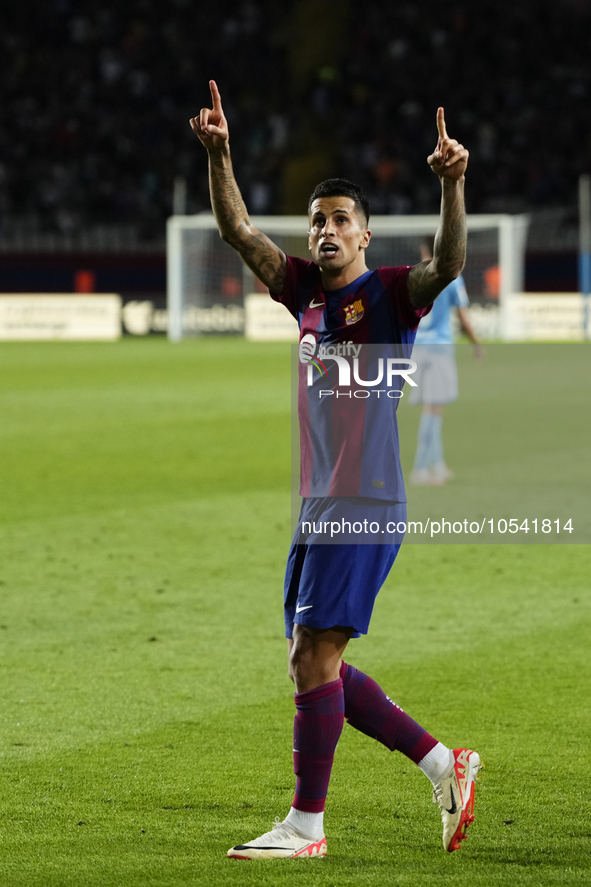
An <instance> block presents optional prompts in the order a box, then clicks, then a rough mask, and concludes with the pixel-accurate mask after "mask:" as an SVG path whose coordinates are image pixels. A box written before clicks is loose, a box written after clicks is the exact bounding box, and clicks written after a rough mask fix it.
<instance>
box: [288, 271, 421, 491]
mask: <svg viewBox="0 0 591 887" xmlns="http://www.w3.org/2000/svg"><path fill="white" fill-rule="evenodd" d="M410 270H411V266H403V267H397V268H378V269H377V270H376V271H367V272H366V273H365V274H362V275H361V277H358V278H357V279H356V280H354V281H353V282H352V283H350V284H348V285H347V286H345V287H342V288H341V289H338V290H327V291H325V290H323V288H322V283H321V278H320V269H319V268H318V265H317V264H316V263H315V262H310V261H305V260H304V259H298V258H294V257H293V256H288V257H287V275H286V279H285V284H284V286H283V290H282V291H281V292H280V293H271V297H272V298H273V299H274V300H275V301H277V302H281V303H282V304H283V305H285V307H286V308H287V309H288V311H289V312H290V313H291V314H292V315H293V316H294V317H295V318H296V320H297V321H298V324H299V327H300V350H301V349H302V348H303V347H309V348H311V353H312V354H316V355H319V356H321V355H323V354H324V355H326V356H330V355H347V357H348V358H352V357H353V356H354V355H356V354H357V355H358V354H359V352H360V350H361V349H359V346H360V345H361V346H363V345H374V346H375V345H384V346H387V345H390V346H391V345H398V346H402V347H401V348H399V349H398V351H397V353H398V354H399V355H402V356H404V357H410V352H411V350H412V345H413V342H414V338H415V331H416V328H417V326H418V324H419V321H420V319H421V317H424V316H425V315H426V314H428V313H429V311H430V309H431V306H429V307H427V308H421V309H415V308H413V307H412V305H411V303H410V299H409V295H408V286H407V280H408V274H409V271H410ZM374 350H375V349H374ZM384 353H385V352H384ZM389 353H394V352H392V351H390V352H389ZM327 363H328V362H327ZM366 369H367V366H366ZM360 377H361V376H360ZM310 378H311V377H310V375H309V373H308V365H307V363H305V362H302V361H299V389H298V418H299V424H300V494H301V495H302V496H303V497H305V498H310V497H317V496H369V497H371V498H377V499H386V500H390V501H397V502H405V501H406V496H405V492H404V482H403V478H402V471H401V468H400V454H399V441H398V425H397V421H396V406H397V403H398V401H397V400H395V401H392V400H388V399H387V398H385V397H375V396H374V397H364V398H361V397H360V398H359V399H356V397H355V396H354V395H355V391H354V390H353V391H342V390H339V376H338V366H337V363H336V360H335V361H334V362H330V363H329V368H328V375H321V374H317V375H316V378H315V380H314V383H313V384H312V385H310V384H308V383H309V381H310ZM364 378H365V379H367V378H368V376H367V375H366V376H364ZM321 391H325V392H328V391H332V396H328V395H326V394H325V395H321V394H320V392H321ZM372 393H373V392H372ZM352 395H353V396H352Z"/></svg>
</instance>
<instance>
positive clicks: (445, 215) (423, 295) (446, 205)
mask: <svg viewBox="0 0 591 887" xmlns="http://www.w3.org/2000/svg"><path fill="white" fill-rule="evenodd" d="M437 131H438V133H439V138H438V140H437V147H436V148H435V150H434V152H433V153H432V154H430V155H429V157H428V158H427V163H428V164H429V166H430V167H431V169H432V170H433V172H434V173H435V174H436V175H438V176H439V180H440V182H441V216H440V221H439V228H438V229H437V233H436V235H435V245H434V248H433V258H432V259H431V260H430V261H427V262H420V263H419V264H418V265H415V266H414V268H412V270H411V272H410V274H409V275H408V292H409V296H410V302H411V305H412V306H413V308H425V307H426V306H427V305H430V304H431V302H433V301H434V299H436V298H437V296H438V295H439V293H440V292H441V291H442V290H443V289H445V287H446V286H447V285H448V284H450V283H451V282H452V280H455V279H456V277H458V275H459V274H461V273H462V269H463V267H464V264H465V262H466V239H467V235H466V207H465V204H464V180H465V173H466V167H467V165H468V151H467V150H466V148H464V146H463V145H460V143H459V142H458V141H456V139H450V137H449V136H448V134H447V130H446V128H445V117H444V113H443V108H439V109H438V111H437Z"/></svg>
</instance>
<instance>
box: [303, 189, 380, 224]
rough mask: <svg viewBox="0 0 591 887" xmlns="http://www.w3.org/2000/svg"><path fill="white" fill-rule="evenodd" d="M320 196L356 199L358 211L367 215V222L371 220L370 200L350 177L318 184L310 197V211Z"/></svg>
mask: <svg viewBox="0 0 591 887" xmlns="http://www.w3.org/2000/svg"><path fill="white" fill-rule="evenodd" d="M319 197H350V198H351V199H352V200H354V201H355V209H356V210H357V212H358V213H362V215H364V216H365V221H366V223H367V222H369V200H368V199H367V196H366V194H365V191H364V190H363V188H360V187H359V185H356V184H355V182H350V181H349V179H326V180H325V181H324V182H320V184H319V185H316V187H315V188H314V190H313V191H312V193H311V194H310V199H309V200H308V212H310V207H311V206H312V203H313V202H314V201H315V200H318V198H319Z"/></svg>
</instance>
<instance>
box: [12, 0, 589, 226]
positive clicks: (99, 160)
mask: <svg viewBox="0 0 591 887" xmlns="http://www.w3.org/2000/svg"><path fill="white" fill-rule="evenodd" d="M319 7H322V4H317V3H311V2H309V0H299V2H296V0H284V2H282V3H281V4H276V3H274V2H273V0H247V2H243V3H240V2H228V0H225V2H223V0H222V2H218V3H216V4H197V3H192V2H189V0H174V2H171V3H169V4H166V7H163V6H162V5H161V4H158V3H156V2H153V0H131V2H128V3H126V4H120V3H119V2H116V0H104V2H103V3H101V4H100V5H98V6H97V5H96V4H93V3H91V2H88V0H82V2H75V3H74V2H72V0H53V2H50V3H48V4H45V5H44V12H43V16H40V15H36V14H35V12H34V8H33V4H32V3H31V2H28V0H25V2H21V3H18V4H10V6H9V7H7V8H6V10H5V11H4V15H3V19H4V26H3V30H2V35H1V36H0V41H1V42H2V49H3V57H4V65H3V73H2V74H1V82H2V91H3V96H4V98H3V106H2V110H1V113H2V117H3V126H2V128H1V130H0V132H1V133H2V135H1V136H0V139H1V155H0V156H1V167H0V180H1V183H0V195H1V196H0V207H1V209H2V216H3V218H4V220H5V223H4V224H5V228H6V227H7V226H8V225H9V224H10V223H11V222H12V223H13V224H14V223H16V224H17V225H18V224H20V225H21V226H22V225H23V224H25V223H28V224H29V225H31V226H35V225H36V226H41V228H44V229H47V230H55V231H61V232H72V231H76V230H79V229H80V226H89V225H100V224H117V225H120V226H125V225H127V226H133V227H135V229H137V232H138V237H139V238H140V239H147V240H153V239H157V238H161V237H162V236H163V231H164V220H165V218H166V216H167V215H169V214H170V211H171V193H172V183H173V179H174V177H175V175H182V176H186V177H187V178H188V180H189V182H190V187H189V194H188V200H189V203H188V209H189V211H191V212H194V211H199V210H201V209H206V208H207V206H208V200H207V191H206V181H205V176H204V170H203V163H202V160H203V158H202V156H201V154H200V152H199V151H198V150H196V147H197V146H196V145H195V144H194V137H193V136H192V134H191V132H190V131H189V127H188V126H187V124H186V120H187V118H188V116H189V114H190V113H191V114H192V113H194V112H195V110H196V109H198V108H199V107H200V106H201V104H203V103H204V102H205V101H206V99H207V89H206V87H207V79H208V78H209V77H212V76H213V77H215V78H216V79H217V80H218V81H219V84H220V87H221V88H222V90H223V95H224V102H225V107H226V108H227V109H228V114H229V115H230V117H231V126H232V133H233V152H234V157H235V162H236V167H237V170H238V171H239V177H240V179H241V181H242V182H244V183H247V184H246V185H245V190H246V192H247V193H246V197H247V200H248V203H249V205H250V206H251V207H252V210H253V211H254V212H256V213H269V212H270V213H277V212H283V211H294V207H293V206H292V205H291V203H293V198H292V197H291V194H292V192H293V188H292V187H290V175H291V176H292V178H293V168H294V164H295V167H296V169H297V168H300V169H303V168H305V173H304V178H306V176H307V177H308V178H312V179H313V178H314V177H315V173H316V169H315V168H314V160H313V154H314V141H315V140H318V138H322V139H323V140H324V142H325V143H326V142H329V143H330V142H332V146H333V149H334V151H333V158H334V163H335V165H336V167H337V169H336V170H335V171H336V172H339V173H344V174H348V175H350V176H354V177H356V178H359V177H361V178H362V179H363V181H364V184H365V185H366V186H367V188H368V190H369V192H370V195H371V198H372V202H373V208H374V212H385V213H409V212H410V213H414V212H431V211H433V209H434V208H435V205H436V202H437V187H436V185H437V183H436V182H434V181H431V179H430V178H429V175H428V170H427V169H426V166H425V162H424V160H425V156H426V154H427V153H428V151H429V150H431V148H432V145H431V142H432V140H433V136H432V130H433V116H434V109H435V108H436V106H437V104H439V103H442V104H444V105H445V106H446V115H447V118H448V120H449V121H450V123H451V122H452V121H453V131H454V134H456V133H457V135H458V137H460V138H461V139H462V141H464V142H465V143H466V144H468V145H470V147H471V150H472V159H471V184H470V192H469V204H470V205H469V210H470V211H471V212H496V211H522V210H524V209H529V208H535V207H548V206H552V205H564V204H566V203H574V195H575V186H576V180H577V176H578V174H579V173H580V172H581V171H582V170H584V169H588V168H589V164H590V159H591V131H590V127H589V122H588V110H587V109H588V103H589V93H590V80H591V74H590V69H589V66H588V52H589V33H591V9H590V7H589V4H588V3H586V2H582V0H558V2H557V0H554V2H549V0H534V2H532V3H529V4H516V3H514V2H510V0H482V2H481V3H479V4H477V5H474V4H470V3H469V2H466V0H457V2H455V3H453V4H452V5H451V7H450V6H449V5H447V6H441V4H438V3H436V2H434V0H424V2H421V3H417V2H403V3H397V4H392V3H389V2H387V0H371V2H370V3H368V4H365V5H364V6H363V7H362V8H361V9H360V8H358V7H357V6H356V4H353V3H352V2H349V3H347V2H346V0H341V2H340V3H339V4H338V7H337V8H332V7H331V13H330V14H331V16H332V19H333V27H332V29H330V30H331V33H334V32H335V26H334V19H335V14H336V16H337V17H338V23H339V25H340V29H339V28H336V33H337V37H338V39H337V40H336V41H335V40H333V41H332V44H330V42H328V43H327V41H326V40H324V42H323V41H322V40H320V42H319V41H318V39H317V38H315V39H311V34H312V33H314V32H316V31H317V32H319V33H323V32H326V31H327V30H328V29H323V28H321V27H320V28H318V27H317V26H318V24H319V22H318V16H322V14H323V13H322V12H319ZM164 9H166V12H165V13H164ZM320 24H322V22H320ZM315 25H316V27H315ZM335 42H336V45H335ZM549 137H551V150H549V144H548V138H549ZM306 161H307V162H306ZM290 164H291V166H290ZM298 165H299V166H298ZM333 169H334V167H333ZM290 170H291V172H290ZM296 180H297V175H296ZM300 211H301V207H300Z"/></svg>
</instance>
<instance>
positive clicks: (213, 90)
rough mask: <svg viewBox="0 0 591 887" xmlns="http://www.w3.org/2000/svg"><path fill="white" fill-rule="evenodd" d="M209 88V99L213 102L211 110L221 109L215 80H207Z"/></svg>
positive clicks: (220, 99)
mask: <svg viewBox="0 0 591 887" xmlns="http://www.w3.org/2000/svg"><path fill="white" fill-rule="evenodd" d="M209 88H210V90H211V100H212V102H213V110H214V111H221V110H222V97H221V95H220V91H219V89H218V86H217V83H216V82H215V80H210V81H209Z"/></svg>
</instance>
